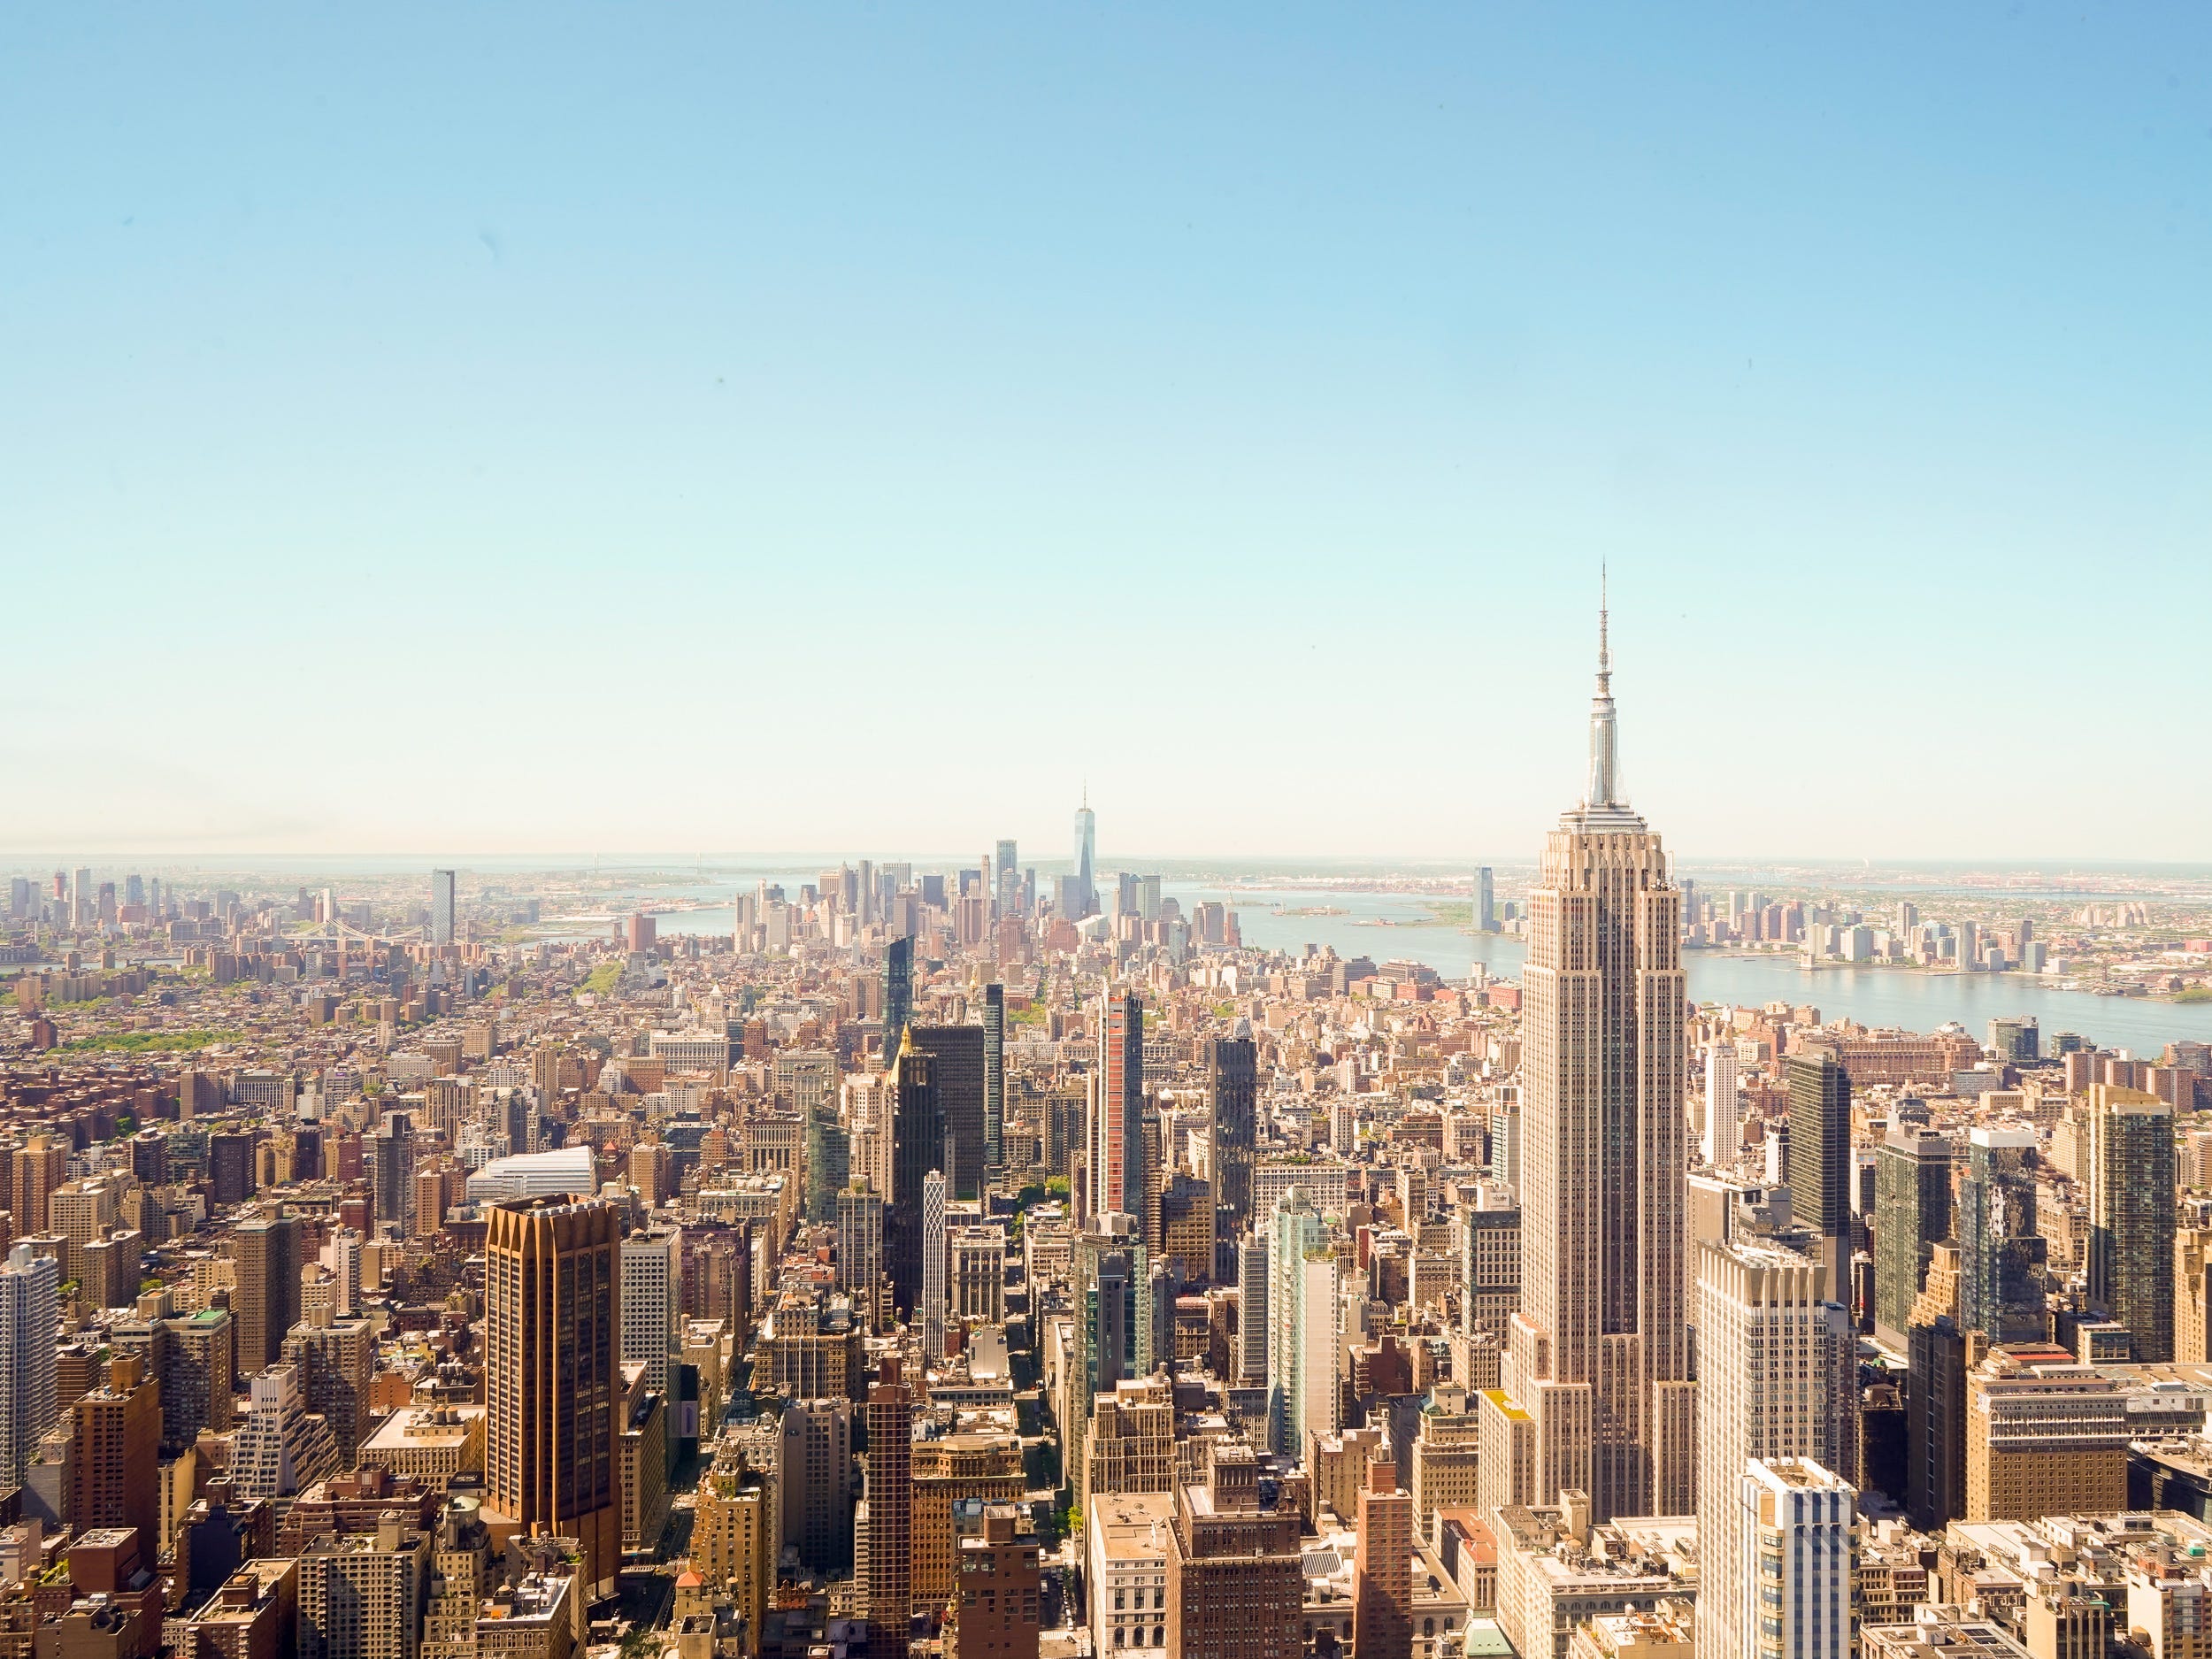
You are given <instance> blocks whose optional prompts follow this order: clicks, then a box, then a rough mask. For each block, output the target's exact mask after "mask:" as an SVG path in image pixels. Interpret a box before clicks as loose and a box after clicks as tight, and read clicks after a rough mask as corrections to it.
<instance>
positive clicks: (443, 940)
mask: <svg viewBox="0 0 2212 1659" xmlns="http://www.w3.org/2000/svg"><path fill="white" fill-rule="evenodd" d="M430 942H431V943H432V944H434V945H449V944H451V943H452V942H453V872H452V871H450V870H433V871H432V872H430Z"/></svg>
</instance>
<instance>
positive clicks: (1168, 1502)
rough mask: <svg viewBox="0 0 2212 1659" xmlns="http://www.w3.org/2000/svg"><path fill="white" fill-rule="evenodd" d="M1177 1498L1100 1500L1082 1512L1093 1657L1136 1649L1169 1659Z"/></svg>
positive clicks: (1144, 1495)
mask: <svg viewBox="0 0 2212 1659" xmlns="http://www.w3.org/2000/svg"><path fill="white" fill-rule="evenodd" d="M1174 1516H1175V1499H1174V1497H1173V1496H1172V1495H1171V1494H1167V1493H1136V1494H1126V1495H1123V1496H1117V1497H1102V1498H1100V1499H1099V1500H1098V1502H1096V1503H1094V1504H1093V1505H1091V1506H1089V1507H1088V1508H1087V1509H1085V1510H1084V1512H1083V1519H1084V1532H1085V1534H1086V1538H1085V1542H1086V1544H1087V1561H1086V1563H1085V1567H1086V1574H1085V1580H1084V1583H1085V1588H1086V1589H1087V1592H1088V1594H1089V1597H1090V1608H1091V1649H1090V1650H1091V1652H1092V1653H1093V1654H1094V1655H1105V1654H1108V1653H1118V1652H1121V1651H1122V1650H1124V1649H1135V1650H1137V1651H1138V1652H1140V1653H1141V1654H1143V1655H1146V1659H1168V1655H1169V1651H1170V1650H1169V1647H1168V1637H1167V1580H1168V1571H1167V1570H1168V1560H1169V1545H1168V1535H1169V1533H1170V1532H1171V1531H1173V1523H1174Z"/></svg>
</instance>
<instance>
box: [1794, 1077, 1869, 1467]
mask: <svg viewBox="0 0 2212 1659" xmlns="http://www.w3.org/2000/svg"><path fill="white" fill-rule="evenodd" d="M1782 1071H1783V1075H1784V1077H1785V1079H1786V1081H1787V1085H1788V1088H1789V1097H1790V1213H1791V1215H1792V1216H1793V1217H1795V1218H1796V1219H1797V1220H1799V1221H1801V1222H1802V1223H1804V1224H1805V1225H1807V1226H1809V1227H1811V1228H1812V1229H1814V1230H1815V1231H1816V1233H1819V1235H1820V1260H1821V1264H1822V1265H1823V1266H1824V1267H1825V1268H1826V1269H1827V1270H1828V1284H1829V1286H1830V1289H1831V1291H1832V1294H1834V1295H1835V1296H1836V1298H1837V1299H1838V1300H1839V1301H1845V1302H1847V1301H1848V1300H1849V1299H1850V1294H1851V1288H1850V1286H1851V1171H1852V1159H1851V1074H1850V1073H1849V1072H1848V1071H1845V1070H1844V1069H1843V1067H1842V1065H1841V1064H1839V1062H1838V1061H1837V1059H1836V1056H1834V1055H1833V1054H1832V1053H1830V1052H1829V1051H1827V1050H1826V1049H1818V1050H1815V1051H1812V1052H1809V1053H1804V1054H1793V1055H1791V1056H1789V1057H1788V1058H1787V1059H1786V1060H1785V1061H1783V1063H1782ZM1839 1466H1840V1467H1848V1465H1847V1464H1846V1465H1839Z"/></svg>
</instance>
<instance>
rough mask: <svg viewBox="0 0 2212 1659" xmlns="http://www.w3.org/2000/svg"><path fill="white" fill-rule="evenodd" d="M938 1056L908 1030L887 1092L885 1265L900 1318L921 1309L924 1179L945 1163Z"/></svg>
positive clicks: (915, 1314)
mask: <svg viewBox="0 0 2212 1659" xmlns="http://www.w3.org/2000/svg"><path fill="white" fill-rule="evenodd" d="M936 1064H937V1063H936V1058H935V1056H933V1055H931V1054H930V1053H929V1051H928V1050H926V1049H925V1048H918V1047H917V1046H916V1044H915V1042H914V1041H913V1035H912V1033H911V1032H908V1033H905V1034H904V1035H903V1036H902V1039H901V1046H900V1049H899V1053H898V1056H897V1059H896V1060H895V1063H894V1071H893V1075H892V1079H891V1091H892V1095H893V1098H894V1101H895V1105H894V1106H893V1109H892V1118H891V1196H890V1200H889V1202H887V1203H886V1204H885V1205H884V1210H883V1259H884V1270H885V1271H886V1272H887V1274H888V1275H889V1276H890V1280H891V1305H892V1307H893V1308H894V1309H895V1310H897V1314H898V1317H900V1318H902V1319H906V1320H909V1321H911V1320H913V1319H915V1318H916V1317H917V1316H918V1312H919V1310H920V1308H921V1294H922V1271H923V1262H924V1259H925V1255H926V1252H925V1248H924V1238H923V1225H924V1216H923V1210H922V1191H923V1183H924V1182H925V1181H926V1180H927V1179H929V1175H930V1171H933V1170H942V1169H943V1168H944V1156H945V1117H944V1112H943V1110H942V1109H941V1106H940V1105H939V1102H938V1096H937V1070H936Z"/></svg>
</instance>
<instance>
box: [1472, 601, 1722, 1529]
mask: <svg viewBox="0 0 2212 1659" xmlns="http://www.w3.org/2000/svg"><path fill="white" fill-rule="evenodd" d="M1681 922H1682V895H1681V894H1680V893H1679V892H1678V890H1677V889H1676V887H1675V886H1674V884H1673V882H1672V881H1671V879H1669V876H1668V871H1667V861H1666V856H1665V854H1664V853H1663V851H1662V849H1661V848H1660V843H1659V837H1658V835H1657V834H1655V833H1654V832H1653V830H1652V828H1651V826H1649V825H1647V823H1645V822H1644V820H1643V819H1642V818H1640V817H1639V816H1638V815H1637V814H1636V813H1635V812H1633V811H1632V810H1630V808H1629V806H1628V803H1626V802H1625V801H1624V800H1622V799H1621V797H1620V790H1619V787H1618V783H1617V777H1616V769H1615V747H1614V720H1613V693H1612V659H1611V656H1610V653H1609V650H1608V649H1607V643H1606V613H1605V611H1604V609H1603V606H1602V605H1601V607H1600V609H1599V612H1598V674H1597V692H1596V695H1594V697H1593V698H1592V699H1591V703H1590V778H1589V791H1588V794H1587V795H1586V798H1585V799H1584V800H1583V801H1582V802H1581V803H1580V804H1578V806H1576V807H1575V808H1573V809H1572V810H1570V811H1568V812H1565V813H1563V814H1562V815H1561V817H1560V820H1559V827H1558V828H1557V829H1555V830H1554V831H1552V832H1551V833H1549V834H1548V836H1546V837H1545V841H1544V861H1543V873H1542V875H1541V877H1540V884H1539V886H1538V887H1537V888H1536V890H1535V891H1533V892H1532V893H1531V894H1530V895H1529V951H1528V964H1527V967H1526V969H1525V972H1524V973H1523V977H1522V980H1521V1136H1522V1167H1521V1204H1522V1212H1521V1263H1522V1276H1521V1307H1520V1310H1519V1311H1518V1312H1517V1313H1516V1314H1515V1315H1514V1316H1513V1321H1512V1325H1511V1329H1510V1333H1509V1339H1508V1346H1507V1351H1506V1354H1505V1355H1504V1356H1503V1361H1502V1367H1501V1370H1502V1377H1501V1381H1502V1385H1503V1386H1502V1388H1501V1389H1499V1390H1496V1391H1494V1392H1493V1393H1491V1394H1487V1395H1486V1396H1484V1397H1483V1400H1482V1403H1481V1405H1480V1406H1479V1410H1480V1412H1481V1414H1482V1418H1483V1430H1482V1451H1481V1459H1480V1466H1481V1468H1482V1470H1483V1471H1484V1473H1485V1475H1486V1476H1489V1477H1490V1478H1491V1479H1490V1480H1489V1481H1486V1483H1485V1484H1486V1486H1487V1488H1488V1490H1489V1493H1490V1496H1489V1497H1487V1498H1485V1499H1484V1500H1482V1501H1483V1502H1510V1503H1551V1502H1555V1501H1556V1499H1557V1497H1558V1494H1560V1493H1561V1492H1563V1491H1570V1490H1572V1491H1579V1492H1582V1493H1585V1494H1587V1495H1588V1497H1589V1500H1590V1509H1591V1515H1592V1517H1593V1518H1594V1519H1597V1520H1603V1519H1607V1518H1609V1517H1613V1516H1616V1515H1685V1514H1688V1513H1690V1512H1691V1511H1692V1510H1693V1509H1694V1508H1695V1493H1696V1485H1695V1477H1694V1469H1695V1461H1694V1460H1695V1448H1694V1425H1695V1420H1696V1405H1695V1400H1696V1385H1695V1384H1694V1383H1693V1382H1691V1381H1689V1380H1688V1377H1689V1352H1688V1349H1689V1341H1688V1333H1687V1330H1686V1322H1687V1319H1688V1317H1689V1312H1690V1310H1689V1309H1688V1307H1687V1306H1686V1284H1687V1275H1686V1272H1685V1271H1684V1250H1685V1248H1686V1246H1685V1240H1684V1231H1685V1222H1686V1202H1687V1194H1688V1183H1687V1180H1686V1144H1685V1143H1686V1126H1685V1121H1684V1118H1683V1102H1682V1089H1683V1075H1684V1069H1685V1064H1686V1054H1685V1042H1686V1037H1685V1026H1686V1010H1685V1006H1684V1001H1683V995H1684V993H1683V979H1682V947H1681V939H1682V926H1681ZM1493 1483H1494V1484H1493Z"/></svg>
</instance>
